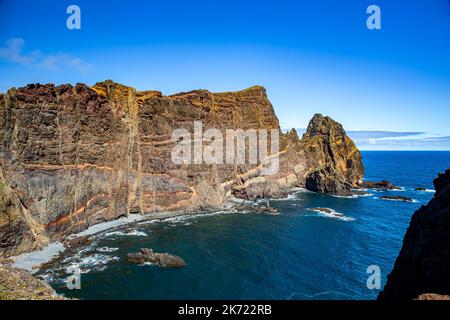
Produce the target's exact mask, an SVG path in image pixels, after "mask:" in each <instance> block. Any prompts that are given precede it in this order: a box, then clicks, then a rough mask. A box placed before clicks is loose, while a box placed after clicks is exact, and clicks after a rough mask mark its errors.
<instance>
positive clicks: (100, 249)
mask: <svg viewBox="0 0 450 320" xmlns="http://www.w3.org/2000/svg"><path fill="white" fill-rule="evenodd" d="M117 250H119V248H110V247H101V248H98V249H97V251H99V252H114V251H117Z"/></svg>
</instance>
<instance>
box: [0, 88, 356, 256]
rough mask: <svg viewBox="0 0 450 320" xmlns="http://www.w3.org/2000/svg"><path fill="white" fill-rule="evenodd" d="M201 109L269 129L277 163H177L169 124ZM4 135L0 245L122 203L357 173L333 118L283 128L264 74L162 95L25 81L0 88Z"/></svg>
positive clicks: (330, 188)
mask: <svg viewBox="0 0 450 320" xmlns="http://www.w3.org/2000/svg"><path fill="white" fill-rule="evenodd" d="M200 121H201V123H202V126H203V128H204V129H205V130H206V129H207V128H217V129H218V130H219V131H220V132H222V133H225V132H226V130H227V129H242V130H244V131H245V130H248V129H255V130H256V131H257V132H258V134H259V132H260V131H261V129H275V131H276V132H278V133H279V139H280V144H279V150H277V151H276V152H275V153H276V156H277V157H278V158H279V167H278V170H277V171H276V172H275V173H274V174H272V175H262V174H261V173H262V170H263V169H264V163H263V162H262V161H260V160H258V162H257V163H248V162H246V163H245V164H240V163H236V164H232V165H230V164H205V163H201V164H175V163H174V162H173V161H172V158H171V156H172V154H171V153H172V150H173V149H174V146H175V145H176V143H177V141H175V142H174V141H173V139H172V133H173V131H174V129H185V131H187V132H190V133H193V132H195V125H194V123H195V122H200ZM190 139H191V140H189V141H188V142H191V141H193V143H195V142H196V141H195V139H196V138H195V136H194V138H192V136H191V137H190ZM200 140H202V142H203V141H204V140H205V138H200ZM269 140H270V139H269ZM209 142H211V141H209ZM247 143H248V142H247ZM0 144H1V146H0V256H11V255H16V254H19V253H22V252H26V251H30V250H34V249H37V248H40V247H42V246H44V245H45V244H47V243H48V242H50V241H55V240H60V239H62V238H64V237H65V236H67V235H68V234H71V233H74V232H78V231H81V230H84V229H86V228H87V227H89V226H91V225H93V224H96V223H99V222H103V221H108V220H112V219H116V218H118V217H120V216H124V215H128V214H129V213H140V214H152V213H154V212H158V211H176V210H209V209H214V208H218V207H220V206H221V205H222V204H223V203H224V201H226V199H227V198H229V197H230V196H232V195H234V196H235V197H239V198H244V199H256V198H259V197H266V196H272V197H276V196H281V195H284V194H285V192H286V191H285V190H286V188H289V187H293V186H305V187H307V188H309V189H310V190H313V191H317V192H326V193H336V194H347V193H349V192H350V189H351V187H352V186H356V185H357V184H358V182H359V181H360V179H361V178H362V176H363V166H362V161H361V155H360V153H359V151H358V150H357V149H356V147H355V145H354V144H353V142H352V141H351V140H350V139H349V138H348V137H347V135H346V134H345V131H344V129H343V128H342V126H341V125H340V124H338V123H336V122H335V121H333V120H332V119H330V118H328V117H323V116H321V115H315V116H314V118H313V119H312V120H311V123H310V125H309V127H308V132H307V133H306V134H305V135H304V137H303V138H302V139H299V138H298V137H297V135H296V132H295V130H293V131H291V132H290V133H288V134H282V133H281V131H280V126H279V122H278V119H277V117H276V115H275V113H274V109H273V107H272V104H271V103H270V101H269V99H268V97H267V94H266V90H265V89H264V88H263V87H260V86H254V87H251V88H249V89H246V90H242V91H237V92H225V93H211V92H209V91H206V90H195V91H190V92H184V93H179V94H175V95H171V96H164V95H162V94H161V93H160V92H158V91H136V90H135V89H133V88H131V87H127V86H124V85H120V84H117V83H114V82H112V81H109V80H108V81H105V82H101V83H98V84H96V85H94V86H93V87H89V86H87V85H84V84H77V85H76V86H71V85H60V86H54V85H52V84H48V85H39V84H33V85H28V86H26V87H23V88H18V89H11V90H9V91H8V93H7V94H4V95H1V96H0ZM266 151H267V150H266ZM268 153H269V154H270V151H269V152H268Z"/></svg>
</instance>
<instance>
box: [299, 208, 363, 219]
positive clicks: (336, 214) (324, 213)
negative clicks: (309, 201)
mask: <svg viewBox="0 0 450 320" xmlns="http://www.w3.org/2000/svg"><path fill="white" fill-rule="evenodd" d="M324 209H327V210H330V211H331V212H327V211H324V210H319V209H316V208H308V209H307V210H309V211H313V212H316V213H318V214H320V215H321V216H324V217H327V218H333V219H339V220H343V221H353V220H355V219H354V218H351V217H347V216H345V215H344V214H342V213H340V212H337V211H335V210H333V209H330V208H324Z"/></svg>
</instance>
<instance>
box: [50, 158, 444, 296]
mask: <svg viewBox="0 0 450 320" xmlns="http://www.w3.org/2000/svg"><path fill="white" fill-rule="evenodd" d="M362 153H363V161H364V165H365V169H366V176H365V178H366V180H369V181H379V180H382V179H387V180H390V181H391V182H392V183H393V184H394V185H396V186H399V187H401V188H402V189H401V190H399V191H383V192H376V191H369V192H370V194H369V195H368V196H365V197H355V198H343V197H335V196H330V195H322V194H316V193H312V192H308V191H305V190H299V191H298V192H296V193H294V194H293V195H292V196H290V197H288V198H287V199H283V200H271V201H270V204H271V206H273V207H276V208H278V209H279V210H280V214H279V215H266V214H220V213H218V214H208V215H202V216H193V217H189V218H174V219H172V220H168V221H164V222H151V223H150V222H143V223H138V224H136V225H131V226H126V227H121V228H119V229H115V230H109V231H107V232H104V233H102V234H100V235H98V236H96V237H95V238H94V242H93V244H92V245H90V246H88V247H87V248H84V249H83V250H81V251H80V252H78V253H77V254H76V255H72V256H65V257H63V259H64V264H62V265H59V264H58V265H55V266H53V267H52V268H51V269H50V270H48V271H47V272H46V274H45V275H44V278H45V279H47V281H49V283H50V284H51V285H52V286H53V287H54V288H55V289H56V290H57V292H58V293H61V294H63V295H65V296H67V297H74V298H80V299H333V300H335V299H344V300H347V299H375V298H376V296H377V295H378V292H379V290H378V289H376V288H375V289H368V288H367V285H366V281H367V278H368V277H369V276H370V274H369V273H367V268H368V267H369V266H372V265H376V266H378V267H379V268H380V271H381V287H383V286H384V284H385V282H386V277H387V275H388V274H389V272H390V271H391V269H392V267H393V264H394V262H395V259H396V257H397V255H398V253H399V250H400V248H401V245H402V239H403V235H404V234H405V231H406V229H407V227H408V225H409V221H410V218H411V216H412V214H413V213H414V211H415V210H416V209H418V208H419V207H420V206H422V205H424V204H426V203H427V202H428V201H429V200H430V199H431V198H432V197H433V189H434V188H433V184H432V181H433V179H434V178H435V177H436V175H437V173H438V172H442V171H444V170H445V169H446V168H448V167H449V166H450V152H409V151H404V152H403V151H401V152H400V151H398V152H394V151H389V152H384V151H366V152H362ZM417 187H420V188H426V189H427V190H426V191H415V190H414V189H415V188H417ZM382 195H401V196H407V197H410V198H412V199H414V202H401V201H387V200H382V199H379V197H380V196H382ZM314 207H326V208H330V209H332V210H334V211H336V212H337V213H340V214H341V215H342V216H340V215H339V216H336V215H335V216H333V215H329V214H326V213H321V212H315V211H311V210H309V209H311V208H314ZM144 247H145V248H152V249H153V250H154V251H156V252H169V253H171V254H175V255H179V256H181V257H183V258H184V260H185V261H186V266H185V267H184V268H181V269H161V268H158V267H157V266H152V265H143V266H139V265H134V264H131V263H128V262H127V261H126V259H125V257H126V254H127V253H130V252H136V251H138V250H139V248H144ZM68 266H78V267H80V268H81V270H82V274H81V278H80V280H81V282H80V283H81V289H79V290H78V289H74V290H69V289H68V288H67V286H66V284H65V282H64V280H65V279H66V277H67V276H68V273H67V272H66V269H67V268H68Z"/></svg>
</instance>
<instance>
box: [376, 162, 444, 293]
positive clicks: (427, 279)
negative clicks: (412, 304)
mask: <svg viewBox="0 0 450 320" xmlns="http://www.w3.org/2000/svg"><path fill="white" fill-rule="evenodd" d="M434 186H435V190H436V193H435V195H434V198H433V199H431V201H430V202H429V203H428V204H427V205H425V206H422V207H421V208H420V209H419V210H417V211H416V212H415V213H414V215H413V216H412V218H411V222H410V225H409V228H408V230H407V231H406V234H405V237H404V239H403V246H402V249H401V251H400V254H399V256H398V257H397V260H396V262H395V265H394V269H393V270H392V272H391V274H390V275H389V276H388V280H387V283H386V286H385V287H384V289H383V291H382V292H380V294H379V296H378V300H381V301H403V300H412V299H416V298H417V299H419V300H439V299H449V295H450V169H447V171H446V172H445V173H443V174H439V176H438V177H437V178H436V179H435V180H434Z"/></svg>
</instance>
